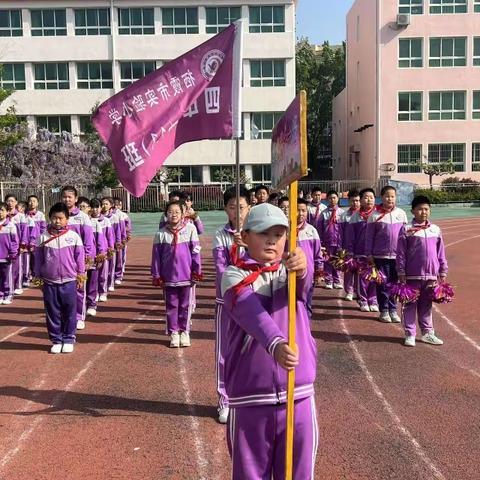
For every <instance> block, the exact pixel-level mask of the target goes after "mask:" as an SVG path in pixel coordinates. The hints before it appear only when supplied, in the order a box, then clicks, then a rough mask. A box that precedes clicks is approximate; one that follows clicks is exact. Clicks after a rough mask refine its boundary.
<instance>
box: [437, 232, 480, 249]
mask: <svg viewBox="0 0 480 480" xmlns="http://www.w3.org/2000/svg"><path fill="white" fill-rule="evenodd" d="M474 238H480V235H475V236H473V237H467V238H461V239H460V240H457V241H456V242H452V243H449V244H448V245H445V248H447V247H451V246H452V245H457V243H462V242H466V241H467V240H473V239H474Z"/></svg>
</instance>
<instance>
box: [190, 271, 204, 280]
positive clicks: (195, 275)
mask: <svg viewBox="0 0 480 480" xmlns="http://www.w3.org/2000/svg"><path fill="white" fill-rule="evenodd" d="M191 279H192V282H201V281H202V280H203V275H202V274H200V273H192V277H191Z"/></svg>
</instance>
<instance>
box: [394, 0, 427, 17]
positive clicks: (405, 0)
mask: <svg viewBox="0 0 480 480" xmlns="http://www.w3.org/2000/svg"><path fill="white" fill-rule="evenodd" d="M423 3H424V0H398V13H409V14H410V15H423V9H424V5H423ZM419 8H420V11H418V9H419Z"/></svg>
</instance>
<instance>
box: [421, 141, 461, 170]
mask: <svg viewBox="0 0 480 480" xmlns="http://www.w3.org/2000/svg"><path fill="white" fill-rule="evenodd" d="M442 146H443V147H446V146H449V147H450V154H449V155H444V156H442V153H443V152H442ZM459 146H460V147H462V157H463V158H462V162H458V161H455V160H454V150H455V148H456V147H459ZM431 147H439V148H438V155H437V154H436V153H435V155H434V156H432V152H431V151H430V148H431ZM465 147H466V144H465V143H429V144H428V155H427V158H428V162H429V163H441V162H446V161H448V160H452V162H453V165H454V168H455V171H456V172H464V171H465V151H466V148H465Z"/></svg>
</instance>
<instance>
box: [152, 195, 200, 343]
mask: <svg viewBox="0 0 480 480" xmlns="http://www.w3.org/2000/svg"><path fill="white" fill-rule="evenodd" d="M184 213H185V205H184V204H183V203H180V202H169V203H168V204H167V208H166V210H165V214H166V216H167V223H166V224H165V226H164V227H162V228H161V229H160V230H159V231H158V232H157V233H156V235H155V238H154V240H153V249H152V266H151V272H152V277H153V285H154V286H157V287H164V288H165V308H166V317H167V321H166V323H167V329H166V330H167V333H168V334H170V336H171V339H170V347H172V348H177V347H189V346H190V333H189V331H190V315H191V309H190V290H191V287H192V284H193V283H196V282H198V281H199V280H200V279H201V261H200V241H199V239H198V235H197V230H196V228H195V227H194V226H193V224H191V223H185V222H184V221H183V216H184Z"/></svg>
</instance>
